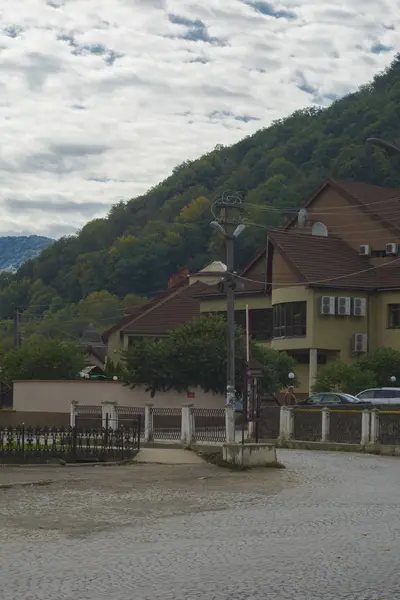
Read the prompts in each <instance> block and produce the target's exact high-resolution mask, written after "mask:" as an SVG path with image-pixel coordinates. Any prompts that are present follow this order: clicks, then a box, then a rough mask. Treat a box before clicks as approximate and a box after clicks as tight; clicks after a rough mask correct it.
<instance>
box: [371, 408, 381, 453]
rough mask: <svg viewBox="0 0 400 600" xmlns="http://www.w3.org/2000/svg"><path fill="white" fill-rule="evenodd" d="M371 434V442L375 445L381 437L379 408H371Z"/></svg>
mask: <svg viewBox="0 0 400 600" xmlns="http://www.w3.org/2000/svg"><path fill="white" fill-rule="evenodd" d="M370 431H371V435H370V440H369V441H370V443H371V444H372V445H375V444H377V443H378V439H379V411H378V409H377V408H373V409H372V410H371V429H370Z"/></svg>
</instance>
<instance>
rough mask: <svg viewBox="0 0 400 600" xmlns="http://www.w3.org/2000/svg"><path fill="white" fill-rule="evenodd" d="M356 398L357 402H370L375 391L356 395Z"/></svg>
mask: <svg viewBox="0 0 400 600" xmlns="http://www.w3.org/2000/svg"><path fill="white" fill-rule="evenodd" d="M357 398H358V399H359V400H372V398H375V390H366V391H365V392H362V394H358V396H357Z"/></svg>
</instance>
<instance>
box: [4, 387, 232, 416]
mask: <svg viewBox="0 0 400 600" xmlns="http://www.w3.org/2000/svg"><path fill="white" fill-rule="evenodd" d="M73 400H75V401H77V402H78V404H86V405H88V404H93V405H99V404H101V403H102V402H110V401H111V402H118V404H119V405H120V406H138V407H140V406H144V405H145V404H146V402H153V404H154V406H156V407H181V406H182V404H183V403H185V402H192V403H193V404H194V405H195V406H198V407H200V408H223V407H224V397H223V396H219V395H215V394H211V393H208V394H206V393H205V392H203V390H196V395H195V398H194V399H190V400H188V399H187V396H186V394H179V393H178V392H175V391H170V392H165V393H162V392H160V393H157V394H156V395H155V396H154V398H151V396H150V393H147V392H146V391H145V390H144V388H135V389H133V390H132V389H130V388H129V387H125V386H123V385H121V384H120V383H119V382H118V381H115V382H114V381H101V382H100V381H91V380H89V381H85V380H78V381H15V382H14V405H13V407H14V410H16V411H25V412H57V413H63V412H66V413H69V411H70V406H71V402H72V401H73Z"/></svg>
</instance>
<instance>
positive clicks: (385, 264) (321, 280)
mask: <svg viewBox="0 0 400 600" xmlns="http://www.w3.org/2000/svg"><path fill="white" fill-rule="evenodd" d="M398 263H400V257H399V258H395V259H393V260H391V261H389V262H386V263H382V264H381V265H377V266H376V267H368V268H367V269H361V270H360V271H353V272H352V273H346V274H345V275H338V276H337V277H328V278H327V279H318V280H315V281H303V282H301V283H282V282H279V286H285V287H286V286H290V287H291V286H304V285H310V284H312V285H318V284H319V283H329V282H332V281H337V280H339V279H344V278H347V277H354V276H356V275H362V274H363V273H368V272H370V271H375V270H377V269H382V268H383V267H388V266H390V265H393V264H398ZM236 277H237V278H238V279H241V280H242V281H248V282H250V283H259V284H260V285H261V284H265V285H274V282H273V281H257V280H256V279H250V278H248V277H242V276H241V275H236Z"/></svg>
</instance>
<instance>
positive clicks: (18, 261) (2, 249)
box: [0, 235, 54, 273]
mask: <svg viewBox="0 0 400 600" xmlns="http://www.w3.org/2000/svg"><path fill="white" fill-rule="evenodd" d="M53 243H54V240H52V239H50V238H47V237H43V236H41V235H17V236H1V237H0V271H9V272H10V273H15V272H16V271H17V270H18V269H19V268H20V266H21V265H23V264H24V262H26V261H27V260H30V259H31V258H35V256H37V255H38V254H40V253H41V251H42V250H44V249H45V248H47V247H48V246H51V244H53Z"/></svg>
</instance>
